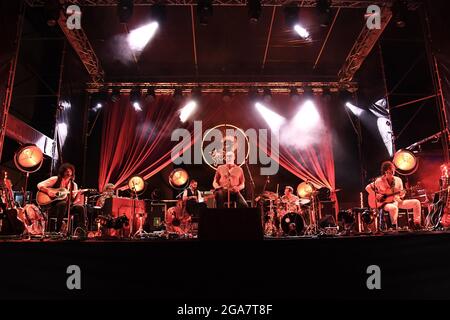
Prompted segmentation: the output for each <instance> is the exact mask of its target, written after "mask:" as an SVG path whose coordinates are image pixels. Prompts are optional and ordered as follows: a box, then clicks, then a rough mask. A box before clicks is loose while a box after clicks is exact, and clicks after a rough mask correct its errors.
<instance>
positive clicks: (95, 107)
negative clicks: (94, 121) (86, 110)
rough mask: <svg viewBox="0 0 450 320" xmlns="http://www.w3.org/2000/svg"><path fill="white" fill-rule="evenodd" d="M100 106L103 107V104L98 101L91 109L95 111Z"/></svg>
mask: <svg viewBox="0 0 450 320" xmlns="http://www.w3.org/2000/svg"><path fill="white" fill-rule="evenodd" d="M101 108H103V104H101V103H100V102H98V103H97V104H96V105H95V106H94V107H93V108H92V111H94V112H97V111H98V110H100V109H101Z"/></svg>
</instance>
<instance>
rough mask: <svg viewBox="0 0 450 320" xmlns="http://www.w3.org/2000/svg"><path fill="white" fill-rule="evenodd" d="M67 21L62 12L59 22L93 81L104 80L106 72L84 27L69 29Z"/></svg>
mask: <svg viewBox="0 0 450 320" xmlns="http://www.w3.org/2000/svg"><path fill="white" fill-rule="evenodd" d="M66 21H67V19H66V16H65V15H64V14H63V13H61V15H60V18H59V20H58V24H59V26H60V27H61V30H62V31H63V32H64V34H65V36H66V38H67V40H68V41H69V43H70V45H71V46H72V48H73V49H74V50H75V52H76V53H77V55H78V56H79V57H80V60H81V62H82V63H83V65H84V67H85V68H86V70H87V72H88V73H89V75H90V77H91V79H92V82H94V83H101V82H103V79H104V77H105V72H104V71H103V68H102V66H101V64H100V61H99V59H98V57H97V55H96V54H95V52H94V49H93V48H92V46H91V43H90V42H89V39H88V38H87V36H86V34H85V33H84V31H83V29H73V30H69V29H68V28H67V23H66Z"/></svg>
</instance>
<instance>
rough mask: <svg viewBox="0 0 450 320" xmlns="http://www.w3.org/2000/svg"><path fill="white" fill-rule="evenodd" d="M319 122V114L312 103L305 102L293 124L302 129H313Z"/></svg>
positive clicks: (309, 101)
mask: <svg viewBox="0 0 450 320" xmlns="http://www.w3.org/2000/svg"><path fill="white" fill-rule="evenodd" d="M319 122H320V114H319V112H318V111H317V108H316V105H315V104H314V102H313V101H311V100H307V101H306V102H305V103H304V104H303V105H302V106H301V107H300V110H299V111H298V112H297V114H296V115H295V117H294V124H295V125H296V126H297V127H299V128H301V129H303V130H309V129H313V128H314V127H315V126H316V125H317V124H319Z"/></svg>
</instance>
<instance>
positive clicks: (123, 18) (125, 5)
mask: <svg viewBox="0 0 450 320" xmlns="http://www.w3.org/2000/svg"><path fill="white" fill-rule="evenodd" d="M117 15H118V16H119V21H120V23H127V22H128V21H130V19H131V17H132V16H133V0H119V3H118V4H117Z"/></svg>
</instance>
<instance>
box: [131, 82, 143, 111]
mask: <svg viewBox="0 0 450 320" xmlns="http://www.w3.org/2000/svg"><path fill="white" fill-rule="evenodd" d="M130 103H131V105H132V106H133V109H134V110H136V111H142V108H141V90H140V89H139V88H134V89H133V90H131V92H130Z"/></svg>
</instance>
